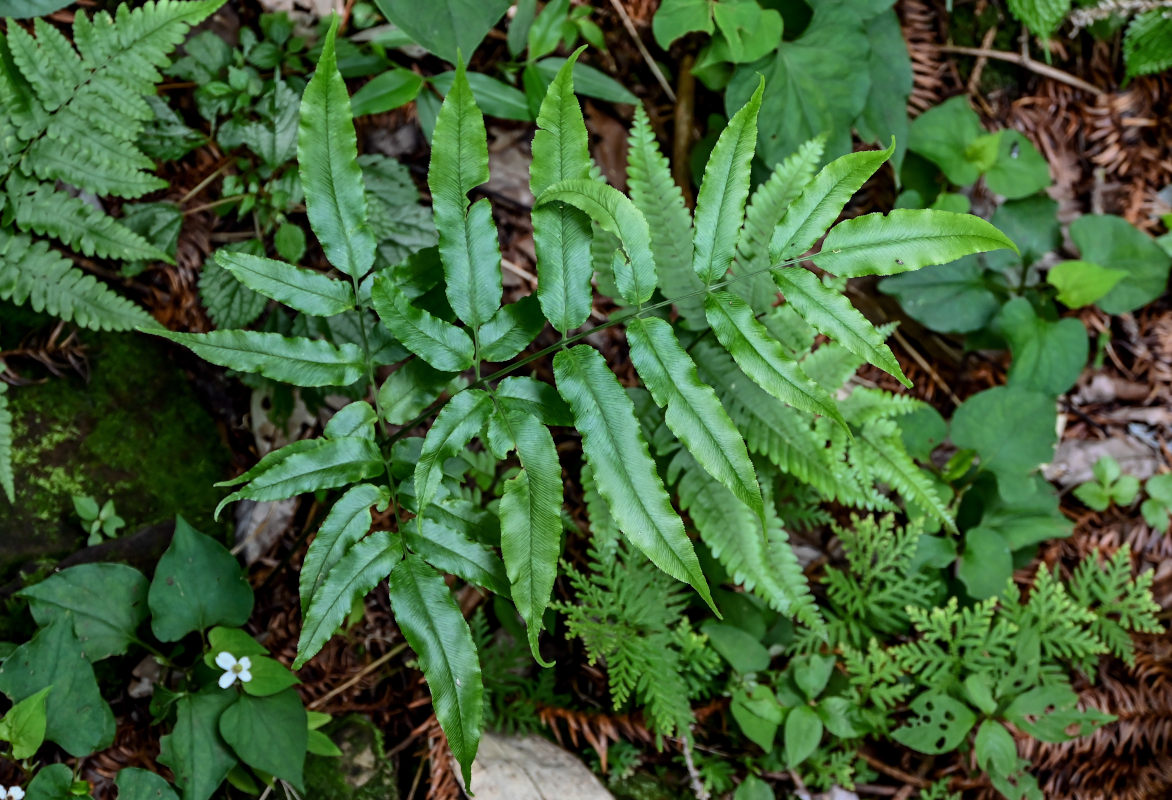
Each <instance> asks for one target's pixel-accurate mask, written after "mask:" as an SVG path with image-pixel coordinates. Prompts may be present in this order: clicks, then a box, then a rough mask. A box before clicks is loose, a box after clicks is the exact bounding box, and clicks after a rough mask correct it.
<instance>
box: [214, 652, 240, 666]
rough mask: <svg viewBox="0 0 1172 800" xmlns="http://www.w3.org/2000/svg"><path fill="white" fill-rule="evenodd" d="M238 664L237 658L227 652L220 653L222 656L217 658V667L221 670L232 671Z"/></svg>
mask: <svg viewBox="0 0 1172 800" xmlns="http://www.w3.org/2000/svg"><path fill="white" fill-rule="evenodd" d="M236 663H237V662H236V657H235V656H234V655H232V654H231V653H229V652H228V651H227V650H222V651H220V654H219V655H217V656H216V666H217V667H219V668H220V669H232V667H234V666H236Z"/></svg>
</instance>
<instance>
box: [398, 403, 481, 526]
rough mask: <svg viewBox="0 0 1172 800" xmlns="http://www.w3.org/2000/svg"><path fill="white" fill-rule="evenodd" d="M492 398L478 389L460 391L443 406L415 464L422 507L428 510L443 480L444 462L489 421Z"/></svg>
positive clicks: (417, 495)
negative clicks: (428, 505)
mask: <svg viewBox="0 0 1172 800" xmlns="http://www.w3.org/2000/svg"><path fill="white" fill-rule="evenodd" d="M491 411H492V398H491V397H490V396H489V395H488V393H486V392H483V391H481V390H479V389H469V390H467V391H463V392H460V393H459V394H457V395H456V396H455V397H453V398H452V399H451V400H449V401H448V404H447V405H446V406H444V407H443V409H442V410H441V411H440V412H439V415H438V416H436V418H435V422H434V423H433V424H432V426H431V429H430V430H428V432H427V437H426V438H425V439H424V440H423V450H422V451H421V452H420V454H419V461H418V463H416V465H415V496H416V498H417V501H418V503H419V508H420V509H423V508H426V507H427V504H428V503H430V502H431V499H432V497H434V496H435V493H436V490H437V489H438V488H439V483H440V479H441V478H442V477H443V470H442V467H443V462H444V460H445V459H448V458H451V457H452V456H454V455H456V453H457V452H458V451H459V450H460V449H461V448H463V447H464V446H465V445H466V444H468V442H470V441H471V440H472V437H473V436H475V435H476V434H477V433H478V432H479V431H480V429H481V427H482V426H483V425H484V423H485V422H487V421H488V416H489V414H490V413H491Z"/></svg>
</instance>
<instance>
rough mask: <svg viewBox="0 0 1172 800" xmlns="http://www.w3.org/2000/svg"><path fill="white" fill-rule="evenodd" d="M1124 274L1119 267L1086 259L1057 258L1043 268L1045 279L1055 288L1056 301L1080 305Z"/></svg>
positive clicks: (1107, 289) (1103, 290)
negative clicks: (1093, 262)
mask: <svg viewBox="0 0 1172 800" xmlns="http://www.w3.org/2000/svg"><path fill="white" fill-rule="evenodd" d="M1125 277H1127V273H1126V272H1124V271H1123V270H1121V269H1107V268H1106V267H1100V266H1099V265H1098V264H1092V263H1091V262H1089V261H1061V262H1059V263H1057V264H1055V265H1054V266H1052V267H1050V269H1049V270H1047V272H1046V283H1048V284H1050V285H1051V286H1053V287H1054V288H1055V289H1057V290H1058V302H1059V303H1062V305H1064V306H1066V307H1068V308H1082V307H1083V306H1089V305H1090V304H1091V303H1094V302H1096V301H1097V300H1099V299H1100V298H1102V297H1103V296H1104V295H1105V294H1107V293H1108V292H1110V291H1111V290H1112V289H1113V288H1115V284H1117V283H1119V281H1121V280H1123V279H1124V278H1125Z"/></svg>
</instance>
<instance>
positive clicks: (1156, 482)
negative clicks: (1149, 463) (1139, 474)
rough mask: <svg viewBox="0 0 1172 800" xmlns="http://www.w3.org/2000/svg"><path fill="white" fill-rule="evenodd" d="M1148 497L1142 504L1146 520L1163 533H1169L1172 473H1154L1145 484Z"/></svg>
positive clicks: (1141, 511) (1171, 505) (1171, 509)
mask: <svg viewBox="0 0 1172 800" xmlns="http://www.w3.org/2000/svg"><path fill="white" fill-rule="evenodd" d="M1144 491H1145V492H1147V494H1148V499H1147V500H1144V501H1143V503H1142V504H1141V505H1140V507H1139V510H1140V513H1142V514H1143V516H1144V521H1145V522H1147V523H1148V524H1149V525H1151V526H1152V527H1153V528H1155V529H1156V530H1158V531H1160V532H1161V533H1167V532H1168V527H1169V514H1172V473H1164V474H1163V475H1153V476H1152V477H1150V478H1148V482H1147V483H1145V484H1144Z"/></svg>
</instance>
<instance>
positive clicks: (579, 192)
mask: <svg viewBox="0 0 1172 800" xmlns="http://www.w3.org/2000/svg"><path fill="white" fill-rule="evenodd" d="M555 201H560V202H563V203H568V204H569V205H572V206H574V207H575V208H578V209H580V210H582V211H584V212H585V213H586V214H587V215H588V216H589V217H590V218H591V219H592V220H594V221H595V222H597V223H598V225H599V226H600V227H601V228H602V229H603V230H605V231H606V232H607V233H610V234H613V235H614V236H617V237H618V239H619V242H620V243H621V244H622V248H623V250H624V251H626V259H625V260H624V259H621V258H620V259H617V260H616V263H615V268H614V269H615V276H614V279H615V284H616V285H617V286H618V290H619V295H620V296H621V297H622V299H623V301H624V302H626V303H628V304H630V305H633V306H634V305H641V304H643V303H646V302H647V301H648V300H650V299H651V295H652V293H654V291H655V279H656V278H655V258H654V256H653V255H652V254H651V230H650V229H649V228H648V227H647V220H646V219H645V218H644V217H643V215H642V214H641V213H639V209H637V208H635V204H634V203H632V202H631V200H630V198H629V197H627V196H626V195H625V194H623V193H622V192H620V191H619V190H618V189H615V188H614V187H613V186H608V185H607V184H605V183H599V182H598V181H595V180H591V179H589V178H581V179H570V180H563V181H559V182H558V183H555V184H553V185H552V186H550V187H548V188H547V189H546V190H545V191H544V192H542V193H541V195H540V196H539V197H538V198H537V205H538V206H543V205H545V204H546V203H551V202H555Z"/></svg>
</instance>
